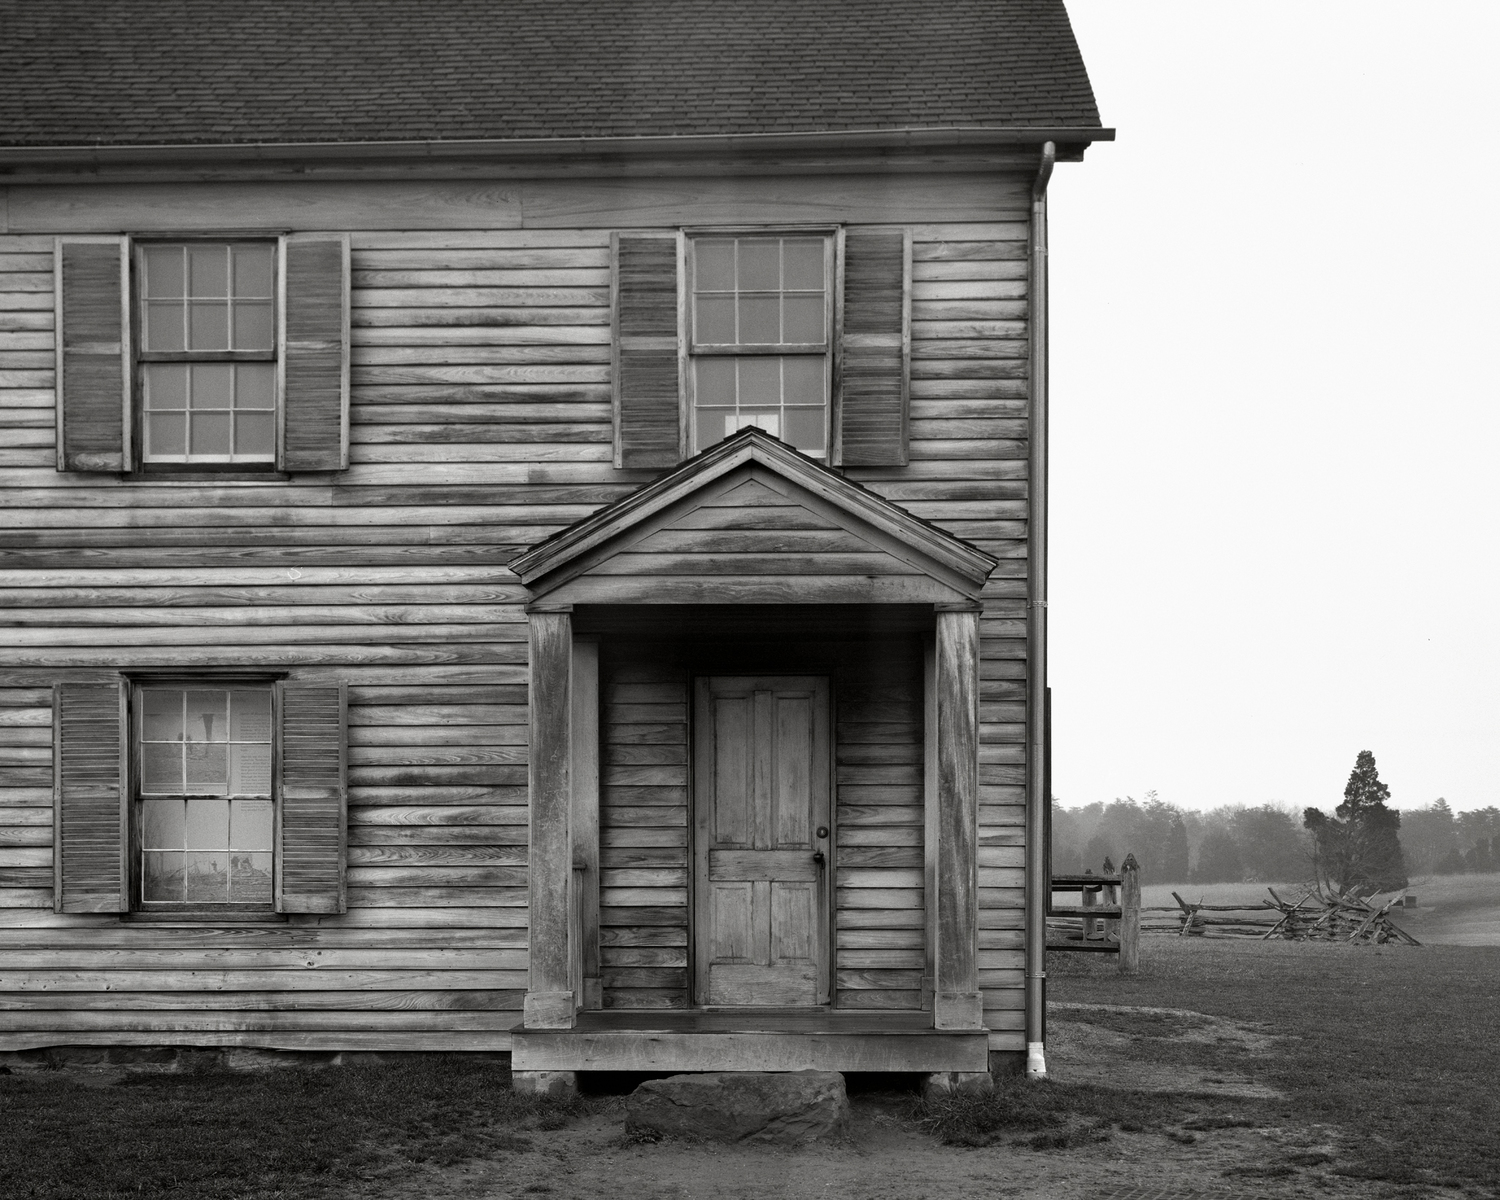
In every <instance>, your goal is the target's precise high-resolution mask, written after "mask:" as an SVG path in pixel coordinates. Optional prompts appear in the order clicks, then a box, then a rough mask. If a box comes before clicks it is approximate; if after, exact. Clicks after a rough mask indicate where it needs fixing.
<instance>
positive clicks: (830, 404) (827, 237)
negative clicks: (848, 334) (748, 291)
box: [678, 224, 843, 464]
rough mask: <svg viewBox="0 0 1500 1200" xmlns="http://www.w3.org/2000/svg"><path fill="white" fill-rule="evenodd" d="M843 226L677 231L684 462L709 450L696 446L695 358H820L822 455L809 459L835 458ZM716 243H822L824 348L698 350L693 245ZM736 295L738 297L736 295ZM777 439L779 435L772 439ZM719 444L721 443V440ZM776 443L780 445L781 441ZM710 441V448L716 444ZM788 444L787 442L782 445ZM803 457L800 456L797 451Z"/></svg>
mask: <svg viewBox="0 0 1500 1200" xmlns="http://www.w3.org/2000/svg"><path fill="white" fill-rule="evenodd" d="M842 233H843V227H842V226H840V225H821V224H820V225H796V224H776V225H724V226H690V227H685V228H684V229H683V230H682V238H681V243H680V245H681V250H680V255H681V257H680V260H679V264H678V271H679V295H680V297H681V301H680V303H681V309H680V312H679V321H680V327H681V328H680V338H679V344H680V346H681V351H680V355H681V362H680V365H679V369H680V377H681V380H682V406H683V412H682V423H683V437H682V443H683V450H684V452H685V455H684V456H685V457H692V456H693V455H696V454H699V453H702V452H703V451H704V450H707V449H709V447H708V446H702V445H699V444H698V420H697V417H698V396H697V372H696V371H695V369H694V365H693V364H694V361H695V360H696V359H699V358H729V359H739V358H752V357H776V358H786V357H807V358H812V357H819V356H821V357H822V359H823V396H824V404H823V452H822V454H813V455H809V456H808V457H810V458H812V459H814V460H815V461H817V462H821V463H825V464H830V463H832V462H833V457H834V445H833V439H834V432H835V430H836V428H837V423H836V421H835V415H834V406H835V404H836V402H837V397H836V395H835V387H836V384H837V373H836V364H835V359H836V358H837V353H838V346H839V341H840V337H841V332H842V331H841V329H840V324H841V318H842V310H843V305H842V303H841V301H842V295H841V293H842V283H843V236H842ZM715 238H725V239H734V238H766V239H769V238H804V239H810V238H821V239H822V240H823V245H824V254H823V335H824V337H823V343H822V345H821V347H816V348H815V346H814V344H813V343H781V344H768V343H705V344H704V347H703V348H701V349H700V348H698V347H697V345H696V341H697V330H696V328H695V322H696V309H697V306H696V304H695V297H696V295H697V292H696V288H695V283H696V275H697V268H696V246H695V244H696V243H697V242H698V241H700V240H701V241H707V240H711V239H715ZM736 294H737V292H736ZM776 436H778V437H780V435H779V434H778V435H776ZM720 440H721V441H722V440H723V439H720ZM781 440H785V439H784V438H783V439H781ZM717 444H718V443H717V442H715V443H713V445H717ZM787 444H788V445H791V443H790V442H788V443H787ZM798 452H799V453H806V452H805V451H798Z"/></svg>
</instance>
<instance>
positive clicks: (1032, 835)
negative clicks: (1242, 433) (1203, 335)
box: [1026, 142, 1057, 1078]
mask: <svg viewBox="0 0 1500 1200" xmlns="http://www.w3.org/2000/svg"><path fill="white" fill-rule="evenodd" d="M1056 161H1057V146H1056V145H1055V144H1054V143H1052V142H1048V143H1046V145H1044V146H1043V147H1042V161H1041V165H1040V167H1039V168H1038V169H1037V174H1036V181H1035V182H1034V183H1033V184H1032V185H1031V362H1030V367H1031V408H1030V412H1029V414H1028V416H1029V418H1030V427H1029V434H1030V445H1029V451H1028V455H1027V466H1028V471H1027V479H1028V481H1029V485H1030V487H1029V495H1030V498H1031V509H1030V517H1031V520H1030V524H1029V526H1028V528H1027V541H1026V565H1027V571H1026V711H1027V714H1028V720H1027V726H1026V1074H1027V1075H1028V1076H1032V1077H1035V1078H1040V1077H1042V1076H1044V1075H1046V1074H1047V1057H1046V1051H1045V1042H1046V1029H1047V1025H1046V1020H1047V907H1048V903H1049V901H1050V900H1051V886H1052V881H1051V880H1050V879H1049V878H1048V876H1047V846H1046V832H1045V831H1046V827H1047V802H1048V799H1049V797H1048V796H1047V763H1046V747H1047V183H1048V181H1049V180H1050V179H1051V178H1052V167H1053V164H1054V163H1055V162H1056Z"/></svg>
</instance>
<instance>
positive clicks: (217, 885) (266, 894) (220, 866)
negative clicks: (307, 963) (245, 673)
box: [131, 681, 276, 911]
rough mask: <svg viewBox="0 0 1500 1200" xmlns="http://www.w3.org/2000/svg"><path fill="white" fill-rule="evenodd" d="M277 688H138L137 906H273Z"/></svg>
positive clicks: (133, 838)
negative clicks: (275, 695)
mask: <svg viewBox="0 0 1500 1200" xmlns="http://www.w3.org/2000/svg"><path fill="white" fill-rule="evenodd" d="M272 695H273V685H272V684H271V683H269V682H267V683H244V682H233V683H218V684H215V683H213V682H207V681H205V682H198V681H194V682H192V683H190V684H176V683H174V684H165V683H163V684H157V683H150V684H141V685H139V686H138V687H137V688H136V695H135V705H134V708H135V722H134V738H133V740H134V746H135V754H134V756H133V757H134V766H135V770H134V773H133V774H134V780H133V787H132V792H133V814H132V815H133V819H132V823H131V843H132V855H131V857H132V858H133V859H134V862H133V864H132V866H133V872H132V874H133V876H134V879H135V880H136V887H135V889H134V890H135V898H136V901H137V903H136V907H139V908H141V909H145V910H152V909H158V910H161V909H165V910H172V909H182V908H187V907H191V908H207V907H220V906H228V907H231V908H258V909H264V910H267V911H269V910H270V908H271V906H272V902H273V899H274V895H273V883H274V873H273V858H274V848H275V828H276V821H275V795H274V790H273V779H274V772H273V769H272V768H273V756H274V754H275V745H274V741H275V739H274V737H273V729H274V722H273V711H274V705H273V702H272Z"/></svg>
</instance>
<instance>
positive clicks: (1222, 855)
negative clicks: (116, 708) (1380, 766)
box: [1052, 792, 1500, 883]
mask: <svg viewBox="0 0 1500 1200" xmlns="http://www.w3.org/2000/svg"><path fill="white" fill-rule="evenodd" d="M1400 838H1401V848H1402V851H1403V853H1404V855H1405V859H1406V869H1407V871H1408V872H1409V873H1410V875H1412V876H1417V875H1450V874H1457V873H1460V872H1464V871H1478V872H1488V871H1500V809H1496V808H1484V809H1478V810H1476V811H1474V812H1465V813H1455V812H1453V810H1452V809H1450V808H1449V807H1448V803H1447V801H1446V800H1442V799H1438V800H1435V801H1433V802H1432V803H1431V804H1429V805H1428V806H1427V807H1426V808H1414V809H1406V810H1405V811H1402V812H1401V829H1400ZM1127 853H1131V854H1134V855H1135V857H1136V861H1137V862H1138V863H1140V865H1141V877H1142V879H1143V881H1147V882H1151V883H1243V882H1261V883H1288V882H1295V881H1298V880H1304V879H1309V880H1310V879H1311V878H1312V876H1313V867H1312V835H1311V834H1310V833H1309V832H1308V831H1307V830H1306V829H1304V828H1303V826H1302V813H1301V812H1300V811H1299V810H1296V809H1292V808H1283V807H1281V806H1280V805H1276V804H1258V805H1254V806H1251V807H1247V806H1245V805H1225V806H1224V807H1221V808H1214V809H1209V810H1208V811H1207V812H1198V811H1196V810H1194V809H1184V808H1178V807H1177V805H1175V804H1167V803H1166V802H1164V801H1162V800H1158V799H1157V798H1156V793H1155V792H1147V793H1146V797H1145V799H1144V800H1136V799H1135V798H1134V797H1131V796H1126V797H1125V798H1124V799H1123V800H1115V801H1113V802H1111V803H1109V804H1104V803H1102V802H1098V801H1096V802H1095V803H1093V804H1085V805H1083V806H1081V807H1079V808H1068V807H1067V806H1066V805H1064V804H1063V803H1062V802H1061V801H1059V800H1053V802H1052V870H1053V873H1054V874H1058V875H1067V874H1073V873H1075V872H1080V871H1083V870H1085V869H1090V870H1094V871H1098V870H1099V869H1100V867H1101V866H1102V865H1103V863H1104V860H1105V859H1106V858H1108V859H1110V860H1111V861H1113V862H1114V864H1115V865H1116V866H1118V865H1119V864H1120V862H1121V861H1122V860H1123V859H1124V857H1125V855H1126V854H1127Z"/></svg>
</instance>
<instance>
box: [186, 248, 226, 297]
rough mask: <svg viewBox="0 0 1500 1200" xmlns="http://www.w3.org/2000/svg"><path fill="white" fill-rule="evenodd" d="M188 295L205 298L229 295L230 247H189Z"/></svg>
mask: <svg viewBox="0 0 1500 1200" xmlns="http://www.w3.org/2000/svg"><path fill="white" fill-rule="evenodd" d="M188 282H189V284H190V285H191V287H192V290H191V291H190V292H189V293H188V295H190V296H193V297H197V298H203V297H207V296H224V297H227V296H228V295H229V247H228V246H189V247H188Z"/></svg>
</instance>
